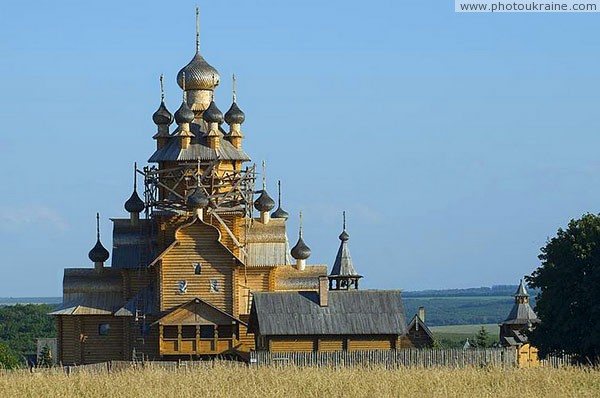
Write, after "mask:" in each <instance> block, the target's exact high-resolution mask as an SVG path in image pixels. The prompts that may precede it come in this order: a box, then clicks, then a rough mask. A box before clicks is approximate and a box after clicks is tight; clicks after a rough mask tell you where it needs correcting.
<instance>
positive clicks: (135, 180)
mask: <svg viewBox="0 0 600 398" xmlns="http://www.w3.org/2000/svg"><path fill="white" fill-rule="evenodd" d="M133 192H137V162H133Z"/></svg>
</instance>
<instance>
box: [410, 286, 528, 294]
mask: <svg viewBox="0 0 600 398" xmlns="http://www.w3.org/2000/svg"><path fill="white" fill-rule="evenodd" d="M517 287H518V286H517V285H494V286H492V287H488V286H482V287H470V288H467V289H441V290H417V291H404V292H402V296H403V297H471V296H512V295H513V294H515V292H516V291H517ZM529 293H530V294H531V295H532V296H533V295H535V293H536V292H535V291H530V292H529Z"/></svg>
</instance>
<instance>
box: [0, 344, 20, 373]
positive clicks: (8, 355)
mask: <svg viewBox="0 0 600 398" xmlns="http://www.w3.org/2000/svg"><path fill="white" fill-rule="evenodd" d="M20 366H21V361H20V360H19V357H18V356H17V355H16V354H15V353H14V352H13V351H12V350H11V349H10V348H9V347H8V346H7V345H6V344H5V343H4V342H3V341H0V368H2V369H16V368H19V367H20Z"/></svg>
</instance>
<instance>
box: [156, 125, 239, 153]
mask: <svg viewBox="0 0 600 398" xmlns="http://www.w3.org/2000/svg"><path fill="white" fill-rule="evenodd" d="M198 123H200V125H199V124H198ZM179 129H180V127H178V128H177V129H175V131H173V133H172V135H171V139H169V141H168V142H167V144H166V145H165V146H164V147H162V148H161V149H157V150H156V151H155V152H154V153H153V154H152V156H150V159H148V162H151V163H152V162H161V161H162V162H164V161H178V160H179V161H198V160H200V161H208V160H216V159H221V160H240V161H249V160H251V159H250V157H249V156H248V154H246V152H244V151H243V150H241V149H236V148H235V147H234V146H233V145H231V143H230V142H229V141H227V140H226V139H224V136H225V131H224V130H223V129H221V128H219V134H220V137H221V140H220V143H221V145H220V147H219V148H217V149H212V148H210V147H209V146H208V142H207V140H206V136H205V133H204V132H205V131H207V126H206V122H204V121H200V122H194V123H190V130H191V132H192V133H193V134H194V138H193V139H192V142H191V144H190V146H189V147H188V148H186V149H181V148H180V146H179V140H178V139H177V138H174V136H176V135H177V133H178V132H179Z"/></svg>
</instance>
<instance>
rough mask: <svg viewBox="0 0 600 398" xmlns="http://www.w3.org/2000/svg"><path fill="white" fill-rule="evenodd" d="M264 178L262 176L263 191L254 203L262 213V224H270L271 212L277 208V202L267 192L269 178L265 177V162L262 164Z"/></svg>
mask: <svg viewBox="0 0 600 398" xmlns="http://www.w3.org/2000/svg"><path fill="white" fill-rule="evenodd" d="M262 167H263V176H262V191H261V193H260V196H259V197H258V199H256V200H255V201H254V207H255V208H256V210H258V211H259V212H260V222H262V223H263V224H268V223H269V221H270V216H269V212H270V211H271V210H273V208H274V207H275V201H274V200H273V199H271V197H270V196H269V193H268V192H267V178H266V176H265V172H266V171H265V170H266V167H265V162H264V161H263V162H262Z"/></svg>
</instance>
